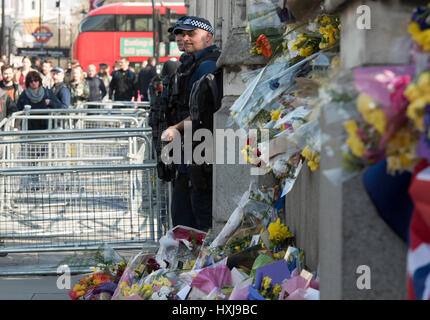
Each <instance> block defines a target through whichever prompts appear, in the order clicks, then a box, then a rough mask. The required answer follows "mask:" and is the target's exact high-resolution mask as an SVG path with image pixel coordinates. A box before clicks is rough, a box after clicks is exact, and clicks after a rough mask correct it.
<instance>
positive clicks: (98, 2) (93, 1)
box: [90, 0, 105, 11]
mask: <svg viewBox="0 0 430 320" xmlns="http://www.w3.org/2000/svg"><path fill="white" fill-rule="evenodd" d="M104 2H105V0H90V11H92V10H94V9H97V8H98V7H101V6H102V5H103V4H104Z"/></svg>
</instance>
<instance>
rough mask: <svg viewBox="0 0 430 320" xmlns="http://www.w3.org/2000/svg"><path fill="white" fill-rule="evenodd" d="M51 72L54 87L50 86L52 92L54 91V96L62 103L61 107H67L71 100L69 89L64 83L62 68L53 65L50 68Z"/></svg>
mask: <svg viewBox="0 0 430 320" xmlns="http://www.w3.org/2000/svg"><path fill="white" fill-rule="evenodd" d="M51 73H52V79H53V80H54V87H53V88H52V92H54V94H55V96H56V97H57V98H58V100H60V102H61V103H62V104H63V108H69V107H70V101H71V97H70V90H69V88H68V87H67V85H66V84H65V83H64V70H63V68H60V67H55V68H54V69H52V70H51Z"/></svg>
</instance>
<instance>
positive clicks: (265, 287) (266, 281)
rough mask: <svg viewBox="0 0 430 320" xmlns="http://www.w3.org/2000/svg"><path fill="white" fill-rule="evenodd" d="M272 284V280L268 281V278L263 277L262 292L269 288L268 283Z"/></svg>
mask: <svg viewBox="0 0 430 320" xmlns="http://www.w3.org/2000/svg"><path fill="white" fill-rule="evenodd" d="M271 282H272V279H270V278H269V277H264V278H263V283H262V284H263V289H264V290H268V289H269V288H270V283H271Z"/></svg>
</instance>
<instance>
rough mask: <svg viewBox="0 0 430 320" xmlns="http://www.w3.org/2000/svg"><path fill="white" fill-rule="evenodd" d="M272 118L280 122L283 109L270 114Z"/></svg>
mask: <svg viewBox="0 0 430 320" xmlns="http://www.w3.org/2000/svg"><path fill="white" fill-rule="evenodd" d="M270 116H271V118H272V120H275V121H278V120H279V117H280V116H281V109H278V110H275V111H272V112H270Z"/></svg>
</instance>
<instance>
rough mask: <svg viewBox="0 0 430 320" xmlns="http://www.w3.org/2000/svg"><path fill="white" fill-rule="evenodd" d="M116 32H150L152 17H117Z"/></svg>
mask: <svg viewBox="0 0 430 320" xmlns="http://www.w3.org/2000/svg"><path fill="white" fill-rule="evenodd" d="M117 22H118V30H117V31H121V32H152V17H151V16H147V15H118V16H117Z"/></svg>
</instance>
